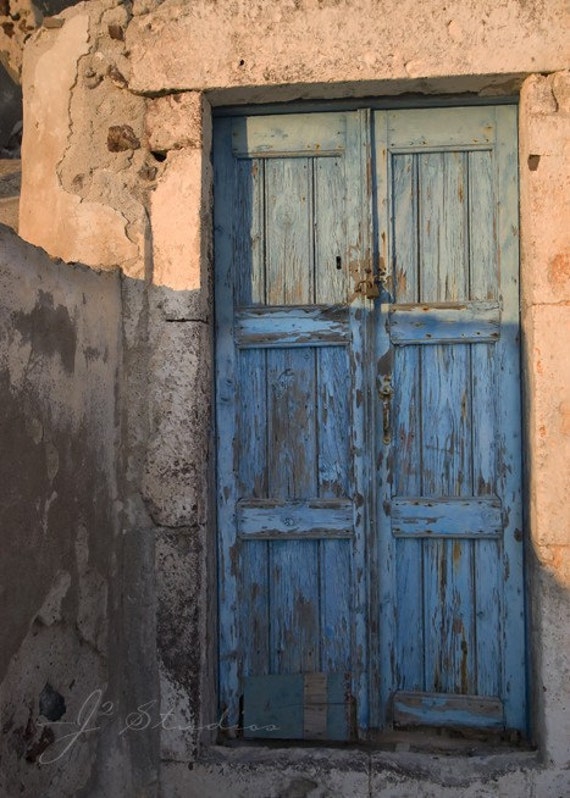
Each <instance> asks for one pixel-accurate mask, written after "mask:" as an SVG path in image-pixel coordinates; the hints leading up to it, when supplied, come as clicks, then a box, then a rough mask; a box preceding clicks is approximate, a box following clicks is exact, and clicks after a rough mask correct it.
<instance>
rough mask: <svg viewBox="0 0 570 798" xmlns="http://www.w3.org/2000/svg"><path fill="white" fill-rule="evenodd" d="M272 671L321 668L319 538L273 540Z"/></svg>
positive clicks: (270, 579) (314, 669) (271, 543)
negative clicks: (309, 539)
mask: <svg viewBox="0 0 570 798" xmlns="http://www.w3.org/2000/svg"><path fill="white" fill-rule="evenodd" d="M269 545H270V547H271V570H270V574H269V585H270V594H271V598H270V607H271V610H270V611H271V620H270V656H271V672H272V673H277V674H281V673H283V674H288V673H312V672H315V671H317V670H318V667H319V658H320V651H319V636H320V635H319V632H320V630H319V615H320V609H319V596H318V586H319V573H318V571H319V561H318V547H319V545H320V542H319V541H316V540H311V541H271V542H270V544H269Z"/></svg>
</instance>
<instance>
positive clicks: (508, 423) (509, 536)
mask: <svg viewBox="0 0 570 798" xmlns="http://www.w3.org/2000/svg"><path fill="white" fill-rule="evenodd" d="M495 117H496V123H497V150H496V163H497V186H498V189H497V193H498V195H499V196H500V201H499V203H498V209H497V230H498V240H499V249H500V253H501V257H500V279H501V295H502V298H503V312H502V325H501V337H500V339H499V341H498V342H497V344H496V346H497V373H498V374H501V375H502V376H501V386H500V389H499V391H500V392H499V397H498V398H499V408H498V429H499V437H498V439H497V442H496V446H497V451H498V455H499V467H498V478H499V482H498V485H499V490H500V494H499V495H500V496H502V497H503V502H504V507H505V521H506V523H505V530H504V536H503V546H504V548H503V573H502V577H503V580H504V598H503V600H504V624H505V625H504V629H503V634H504V635H505V643H504V646H505V648H504V651H505V655H504V672H503V678H504V694H505V718H506V724H507V727H509V728H515V729H523V730H524V729H525V728H526V727H527V714H526V712H527V709H526V691H525V678H524V675H525V666H526V659H525V653H526V647H525V623H524V596H523V585H524V583H523V525H522V506H521V500H520V498H521V494H520V486H521V479H522V476H521V457H520V453H521V410H520V353H519V282H518V277H519V273H518V262H519V255H518V242H519V233H518V213H517V209H518V201H517V197H518V161H517V147H516V143H517V134H516V129H517V127H516V126H517V117H516V108H514V107H511V106H498V107H497V108H496V109H495Z"/></svg>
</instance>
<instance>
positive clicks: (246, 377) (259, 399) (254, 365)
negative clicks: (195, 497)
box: [236, 349, 269, 499]
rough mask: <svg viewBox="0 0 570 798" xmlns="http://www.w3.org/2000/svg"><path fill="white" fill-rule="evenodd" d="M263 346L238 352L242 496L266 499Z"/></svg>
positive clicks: (237, 398) (266, 466)
mask: <svg viewBox="0 0 570 798" xmlns="http://www.w3.org/2000/svg"><path fill="white" fill-rule="evenodd" d="M265 360H266V353H265V351H264V350H263V349H243V350H241V351H240V352H239V354H238V375H239V387H238V390H237V392H236V394H237V396H236V403H237V409H238V446H239V453H240V455H239V458H238V460H237V463H236V465H237V468H238V473H239V495H240V496H241V497H246V496H247V497H251V498H259V499H264V498H267V497H268V495H269V494H268V492H267V474H268V460H267V371H266V365H265Z"/></svg>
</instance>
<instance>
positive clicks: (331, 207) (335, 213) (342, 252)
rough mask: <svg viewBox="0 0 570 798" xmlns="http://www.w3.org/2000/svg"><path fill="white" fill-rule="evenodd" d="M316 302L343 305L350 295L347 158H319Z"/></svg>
mask: <svg viewBox="0 0 570 798" xmlns="http://www.w3.org/2000/svg"><path fill="white" fill-rule="evenodd" d="M313 170H314V209H315V211H314V221H313V231H314V238H315V245H314V246H315V303H316V304H317V305H340V304H343V303H346V302H347V301H348V297H349V293H350V290H349V284H348V253H347V240H346V234H347V229H346V172H345V159H344V158H315V159H313Z"/></svg>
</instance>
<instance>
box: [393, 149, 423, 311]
mask: <svg viewBox="0 0 570 798" xmlns="http://www.w3.org/2000/svg"><path fill="white" fill-rule="evenodd" d="M391 162H392V198H391V205H392V209H393V211H392V251H393V256H392V258H393V295H394V301H395V302H417V301H418V299H419V284H418V282H419V272H418V257H417V255H418V203H417V196H418V186H417V181H418V172H417V156H416V155H414V154H413V153H401V154H396V155H392V157H391Z"/></svg>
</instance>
